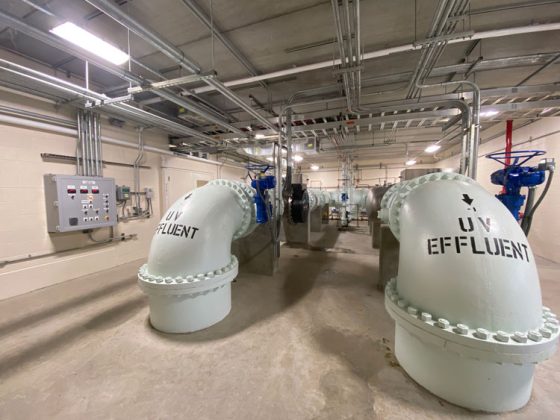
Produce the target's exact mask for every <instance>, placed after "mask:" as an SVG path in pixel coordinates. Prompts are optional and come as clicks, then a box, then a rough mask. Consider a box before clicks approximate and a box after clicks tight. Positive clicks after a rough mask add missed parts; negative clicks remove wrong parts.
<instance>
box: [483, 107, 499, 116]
mask: <svg viewBox="0 0 560 420" xmlns="http://www.w3.org/2000/svg"><path fill="white" fill-rule="evenodd" d="M498 114H499V112H498V111H496V110H493V109H489V110H488V111H484V112H481V113H480V116H481V117H493V116H494V115H498Z"/></svg>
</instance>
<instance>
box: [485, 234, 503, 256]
mask: <svg viewBox="0 0 560 420" xmlns="http://www.w3.org/2000/svg"><path fill="white" fill-rule="evenodd" d="M493 239H494V241H493V242H494V250H492V246H491V245H490V238H488V237H485V238H484V242H485V243H486V252H487V253H488V254H490V255H498V254H499V253H500V245H499V244H498V238H493Z"/></svg>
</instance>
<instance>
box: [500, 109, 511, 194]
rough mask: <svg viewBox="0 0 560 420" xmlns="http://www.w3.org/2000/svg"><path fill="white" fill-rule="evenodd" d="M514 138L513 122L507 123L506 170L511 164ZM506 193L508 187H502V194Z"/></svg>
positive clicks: (508, 121)
mask: <svg viewBox="0 0 560 420" xmlns="http://www.w3.org/2000/svg"><path fill="white" fill-rule="evenodd" d="M512 138H513V120H507V121H506V149H505V157H506V158H505V165H504V169H505V168H507V167H508V166H509V165H510V163H511V156H510V153H511V147H512V146H513V143H512ZM505 192H506V187H502V194H503V193H505Z"/></svg>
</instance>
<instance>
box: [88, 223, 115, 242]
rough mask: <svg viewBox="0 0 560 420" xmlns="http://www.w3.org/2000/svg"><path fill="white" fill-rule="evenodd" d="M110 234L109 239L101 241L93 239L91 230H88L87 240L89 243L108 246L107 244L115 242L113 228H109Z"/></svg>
mask: <svg viewBox="0 0 560 420" xmlns="http://www.w3.org/2000/svg"><path fill="white" fill-rule="evenodd" d="M109 229H110V232H111V234H110V235H109V237H108V238H107V239H102V240H98V239H95V238H94V237H93V230H91V229H90V230H88V238H89V240H90V241H92V242H95V243H96V244H108V243H109V242H113V241H114V240H115V232H114V229H113V226H111V227H110V228H109Z"/></svg>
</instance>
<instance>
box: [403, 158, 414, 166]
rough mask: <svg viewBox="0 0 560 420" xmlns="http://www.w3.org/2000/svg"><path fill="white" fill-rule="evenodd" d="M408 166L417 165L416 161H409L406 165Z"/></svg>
mask: <svg viewBox="0 0 560 420" xmlns="http://www.w3.org/2000/svg"><path fill="white" fill-rule="evenodd" d="M404 164H405V165H406V166H412V165H416V159H409V160H407V161H406V162H405V163H404Z"/></svg>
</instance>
